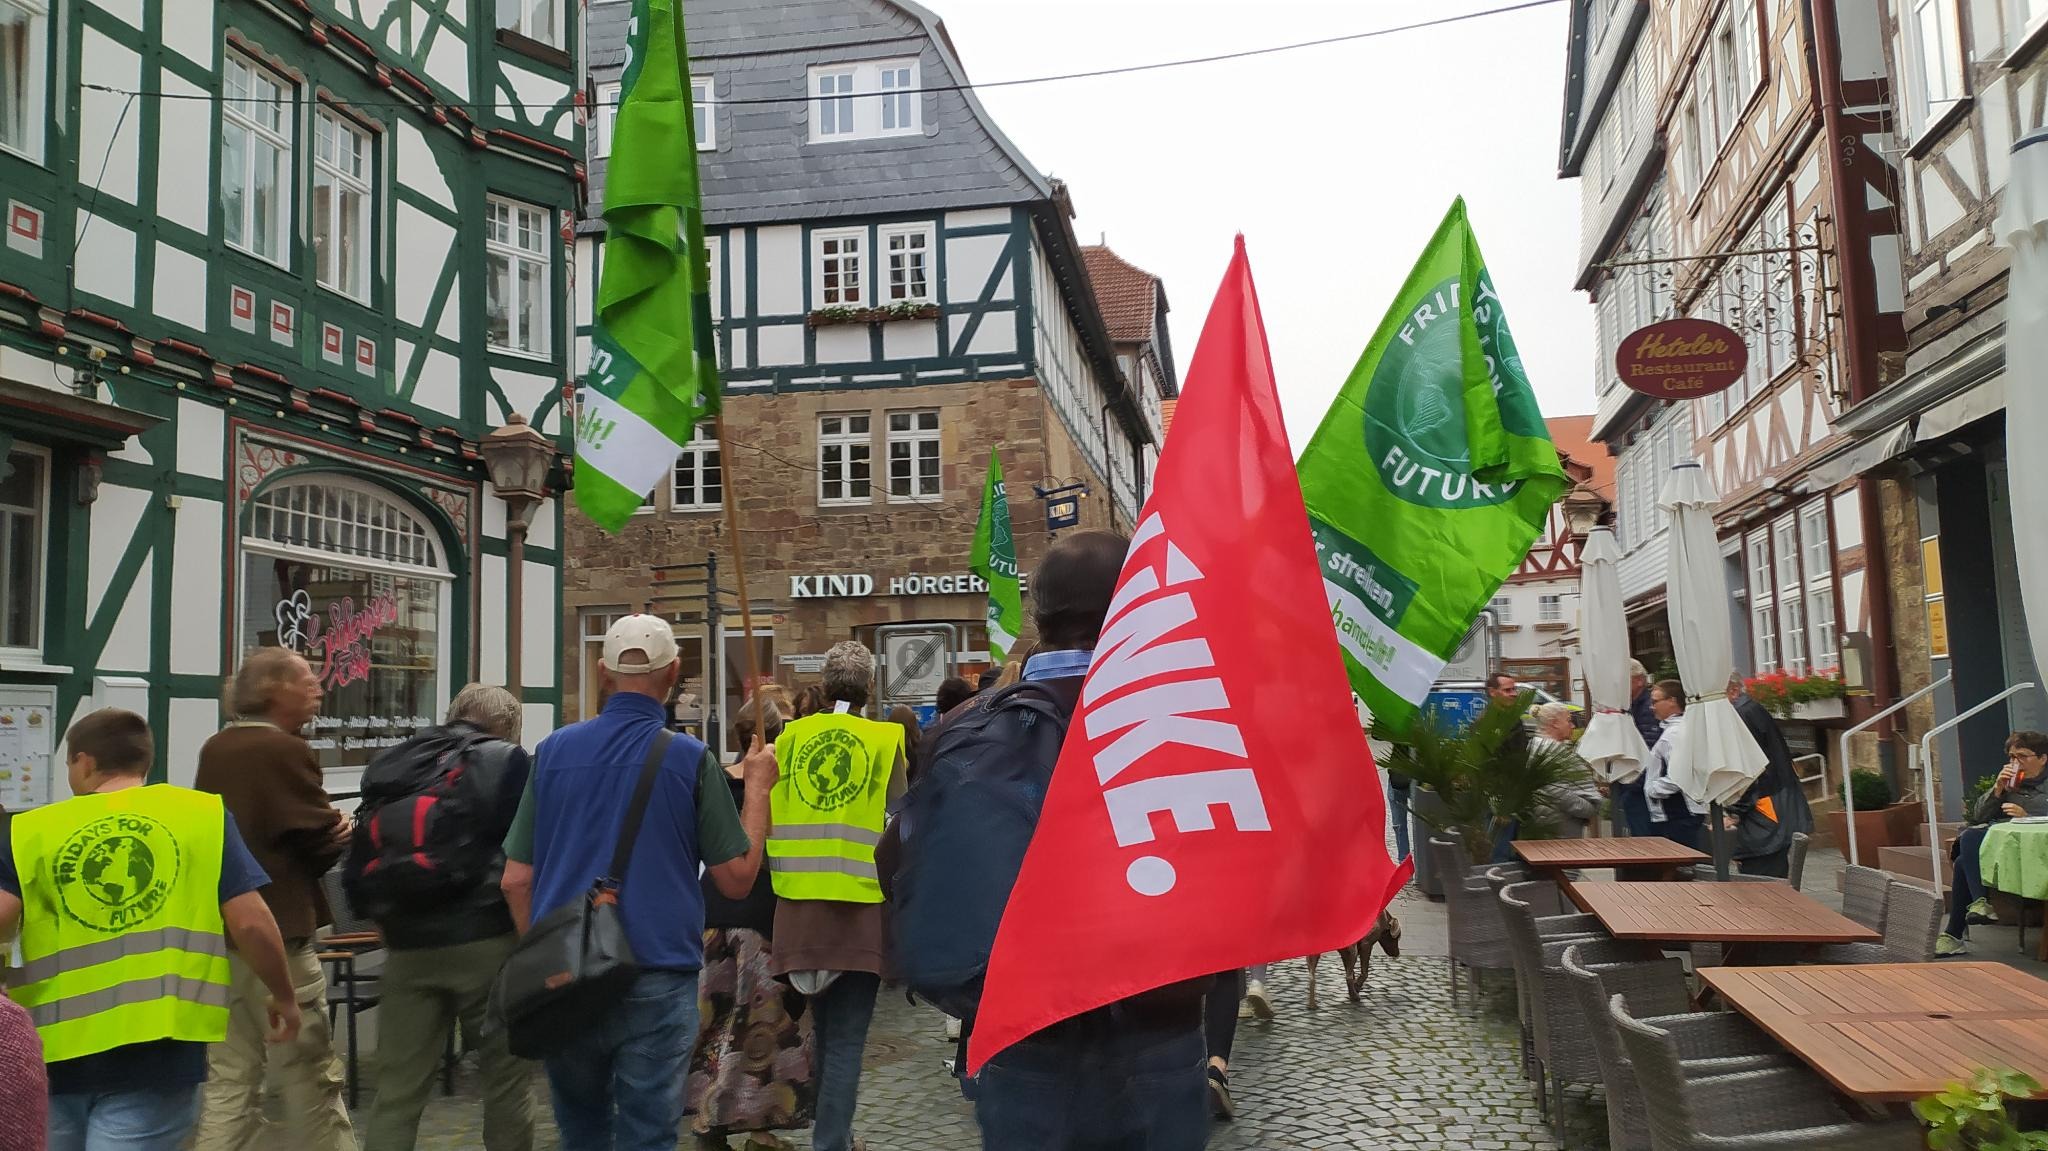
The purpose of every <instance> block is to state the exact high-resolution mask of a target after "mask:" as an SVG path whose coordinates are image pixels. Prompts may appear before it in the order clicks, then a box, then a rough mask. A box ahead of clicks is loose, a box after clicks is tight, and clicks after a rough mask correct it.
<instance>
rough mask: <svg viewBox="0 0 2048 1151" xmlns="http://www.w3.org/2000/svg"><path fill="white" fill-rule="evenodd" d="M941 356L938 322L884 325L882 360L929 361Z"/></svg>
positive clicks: (920, 321) (911, 321) (907, 321)
mask: <svg viewBox="0 0 2048 1151" xmlns="http://www.w3.org/2000/svg"><path fill="white" fill-rule="evenodd" d="M938 354H939V322H938V321H937V320H901V321H898V322H896V323H893V324H883V325H882V358H883V359H885V360H913V359H928V358H930V357H932V356H936V355H938Z"/></svg>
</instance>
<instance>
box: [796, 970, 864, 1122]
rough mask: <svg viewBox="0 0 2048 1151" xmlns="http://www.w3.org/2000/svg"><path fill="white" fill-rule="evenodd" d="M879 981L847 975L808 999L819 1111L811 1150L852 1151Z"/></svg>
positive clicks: (854, 973) (853, 972) (845, 973)
mask: <svg viewBox="0 0 2048 1151" xmlns="http://www.w3.org/2000/svg"><path fill="white" fill-rule="evenodd" d="M881 987H882V977H881V976H879V975H875V974H872V973H870V972H866V971H848V972H844V973H842V974H841V975H840V976H839V978H837V979H835V980H833V981H832V986H830V987H827V988H826V989H825V993H824V994H823V995H818V996H815V997H813V998H812V999H811V1011H812V1015H811V1026H812V1027H813V1028H814V1029H815V1035H816V1039H817V1044H818V1111H817V1119H816V1121H815V1122H814V1123H813V1124H812V1127H811V1149H812V1151H852V1147H853V1111H854V1108H855V1107H856V1106H858V1105H859V1103H860V1064H861V1055H862V1053H864V1052H865V1051H866V1050H867V1046H868V1024H869V1023H871V1022H873V1021H874V1018H875V993H876V992H877V991H880V990H881Z"/></svg>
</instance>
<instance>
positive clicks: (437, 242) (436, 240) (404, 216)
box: [393, 168, 459, 328]
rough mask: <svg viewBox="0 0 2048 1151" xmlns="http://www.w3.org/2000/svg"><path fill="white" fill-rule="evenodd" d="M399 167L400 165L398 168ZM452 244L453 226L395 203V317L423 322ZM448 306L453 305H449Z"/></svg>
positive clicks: (416, 324) (412, 322)
mask: <svg viewBox="0 0 2048 1151" xmlns="http://www.w3.org/2000/svg"><path fill="white" fill-rule="evenodd" d="M402 170H403V169H402V168H401V171H402ZM454 245H455V229H453V228H451V227H449V226H448V225H446V224H444V223H442V222H441V221H439V220H436V219H435V218H433V217H432V216H429V215H427V214H426V213H425V212H422V211H420V210H419V209H418V208H415V207H413V206H412V205H410V204H400V205H398V269H397V275H396V276H395V277H394V281H395V282H394V285H393V286H394V288H395V290H396V291H397V293H398V319H399V321H400V322H401V323H406V324H410V325H412V326H413V327H415V328H424V327H426V326H427V307H428V305H430V304H432V303H433V300H434V285H435V284H437V283H438V282H440V279H441V269H442V267H443V266H445V265H446V264H447V262H448V252H449V249H450V248H452V247H453V246H454ZM450 307H451V310H459V309H455V308H454V306H453V305H452V304H451V305H450Z"/></svg>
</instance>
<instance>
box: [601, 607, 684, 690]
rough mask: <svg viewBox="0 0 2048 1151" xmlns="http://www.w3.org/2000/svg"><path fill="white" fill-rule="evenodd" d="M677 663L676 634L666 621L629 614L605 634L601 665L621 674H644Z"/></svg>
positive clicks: (648, 616) (649, 616)
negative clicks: (602, 662)
mask: <svg viewBox="0 0 2048 1151" xmlns="http://www.w3.org/2000/svg"><path fill="white" fill-rule="evenodd" d="M675 661H676V633H675V630H674V629H673V628H671V627H669V625H668V622H667V621H666V620H663V619H660V618H658V617H655V616H651V615H629V616H626V617H625V618H624V619H621V620H620V621H619V622H617V623H615V624H613V625H612V628H611V630H610V631H608V632H606V633H604V666H605V669H606V670H607V671H612V672H616V673H618V674H621V675H646V674H647V673H648V672H652V671H660V670H661V669H662V668H665V667H667V666H668V665H670V664H672V663H674V662H675Z"/></svg>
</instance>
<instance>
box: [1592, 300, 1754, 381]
mask: <svg viewBox="0 0 2048 1151" xmlns="http://www.w3.org/2000/svg"><path fill="white" fill-rule="evenodd" d="M1748 368H1749V345H1747V344H1745V343H1743V342H1742V337H1741V336H1738V335H1736V334H1735V333H1734V332H1733V331H1732V330H1730V329H1729V328H1727V327H1726V326H1724V325H1721V324H1717V323H1714V322H1713V321H1712V320H1691V319H1677V320H1663V321H1660V322H1658V323H1655V324H1651V325H1650V326H1649V327H1647V328H1639V329H1637V330H1636V331H1635V332H1633V333H1632V334H1630V335H1629V336H1628V337H1627V338H1626V339H1624V340H1622V341H1621V345H1620V346H1619V347H1617V348H1616V349H1615V350H1614V370H1615V373H1616V374H1617V375H1618V376H1619V377H1620V379H1621V382H1622V383H1623V384H1625V385H1627V386H1628V387H1630V388H1632V389H1634V390H1636V391H1638V392H1641V393H1643V394H1644V395H1646V396H1656V397H1658V398H1660V399H1666V400H1692V399H1698V398H1699V397H1701V396H1711V395H1713V394H1714V393H1716V392H1719V391H1723V390H1725V389H1727V388H1729V387H1732V386H1733V385H1734V384H1735V382H1736V381H1737V380H1740V379H1741V378H1742V373H1743V372H1745V371H1747V370H1748Z"/></svg>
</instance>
